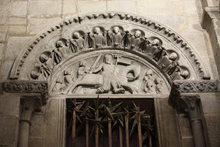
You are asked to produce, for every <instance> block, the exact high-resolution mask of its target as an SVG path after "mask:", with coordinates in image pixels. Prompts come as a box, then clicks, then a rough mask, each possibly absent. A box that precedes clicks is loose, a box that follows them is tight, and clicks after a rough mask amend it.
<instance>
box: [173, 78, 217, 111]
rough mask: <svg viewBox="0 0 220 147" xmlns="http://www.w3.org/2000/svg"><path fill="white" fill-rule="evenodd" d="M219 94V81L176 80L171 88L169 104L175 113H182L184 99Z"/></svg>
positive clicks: (184, 107) (184, 105) (184, 106)
mask: <svg viewBox="0 0 220 147" xmlns="http://www.w3.org/2000/svg"><path fill="white" fill-rule="evenodd" d="M210 92H220V81H219V80H200V81H196V80H187V81H186V80H185V81H184V80H176V81H174V82H173V84H172V86H171V92H170V96H169V103H170V104H171V106H173V107H174V108H175V109H176V110H177V111H180V112H184V111H185V109H186V107H187V106H186V102H185V98H187V97H191V96H193V97H196V98H198V99H199V98H200V96H199V93H210Z"/></svg>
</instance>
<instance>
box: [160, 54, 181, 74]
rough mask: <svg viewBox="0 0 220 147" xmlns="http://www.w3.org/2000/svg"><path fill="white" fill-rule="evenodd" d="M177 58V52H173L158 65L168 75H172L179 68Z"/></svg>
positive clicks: (166, 55)
mask: <svg viewBox="0 0 220 147" xmlns="http://www.w3.org/2000/svg"><path fill="white" fill-rule="evenodd" d="M177 57H178V55H177V53H175V52H172V53H171V54H170V55H169V56H168V54H165V55H164V56H163V57H162V58H161V60H160V61H159V62H158V65H159V66H160V68H161V69H162V70H163V71H165V72H166V73H167V74H168V75H171V74H172V73H173V72H174V71H175V70H176V68H177V66H178V62H177Z"/></svg>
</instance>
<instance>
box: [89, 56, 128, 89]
mask: <svg viewBox="0 0 220 147" xmlns="http://www.w3.org/2000/svg"><path fill="white" fill-rule="evenodd" d="M115 66H116V65H114V63H113V56H112V55H110V54H106V55H105V57H104V63H102V64H101V65H99V67H98V68H96V69H95V70H94V71H93V73H97V72H100V71H102V76H103V84H102V86H101V87H100V88H99V89H98V91H97V92H98V93H107V92H109V91H110V90H111V87H112V88H113V92H114V93H123V92H124V89H123V88H122V86H121V83H120V80H119V79H118V76H117V73H116V72H115V68H116V67H115Z"/></svg>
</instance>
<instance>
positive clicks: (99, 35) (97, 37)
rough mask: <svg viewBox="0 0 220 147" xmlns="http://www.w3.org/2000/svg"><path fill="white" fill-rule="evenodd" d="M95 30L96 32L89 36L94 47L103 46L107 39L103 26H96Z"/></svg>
mask: <svg viewBox="0 0 220 147" xmlns="http://www.w3.org/2000/svg"><path fill="white" fill-rule="evenodd" d="M93 32H94V34H93V35H92V36H91V34H88V38H91V39H92V42H93V47H94V48H101V47H103V46H104V45H105V43H106V40H105V36H104V35H103V32H102V31H101V28H100V27H95V28H94V31H93ZM88 43H89V42H88ZM89 44H90V43H89Z"/></svg>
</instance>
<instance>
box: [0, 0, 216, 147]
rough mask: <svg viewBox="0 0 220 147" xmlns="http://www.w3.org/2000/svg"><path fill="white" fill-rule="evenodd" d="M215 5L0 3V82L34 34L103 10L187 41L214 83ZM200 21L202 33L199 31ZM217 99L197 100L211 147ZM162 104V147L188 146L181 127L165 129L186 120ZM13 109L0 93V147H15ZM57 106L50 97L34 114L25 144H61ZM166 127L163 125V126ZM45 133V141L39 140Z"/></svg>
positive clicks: (144, 0) (118, 0)
mask: <svg viewBox="0 0 220 147" xmlns="http://www.w3.org/2000/svg"><path fill="white" fill-rule="evenodd" d="M215 6H217V0H201V2H200V1H198V0H184V1H181V2H180V0H154V1H152V0H106V1H104V0H56V1H54V0H0V80H4V79H7V78H8V75H9V72H10V70H11V67H12V65H13V62H14V60H15V58H16V57H17V55H18V54H19V53H21V52H22V50H24V49H26V48H27V46H28V45H29V44H30V43H31V42H32V41H33V40H34V39H35V36H36V35H37V34H41V33H42V32H44V31H46V30H47V29H49V28H50V27H51V26H55V25H56V24H59V23H60V22H61V21H62V20H65V19H67V18H72V17H75V16H78V15H82V14H87V13H91V12H106V11H119V12H124V13H129V14H137V15H140V16H142V17H147V18H149V19H152V20H155V21H158V22H160V23H161V24H163V25H166V26H168V27H170V28H171V29H173V30H174V31H176V32H177V33H178V34H180V35H181V36H182V37H183V38H184V39H185V40H186V41H188V42H189V44H190V45H191V46H192V47H193V48H194V50H195V52H197V53H198V54H199V55H200V58H201V59H202V61H203V64H205V65H206V67H207V69H208V70H209V71H210V76H211V78H212V79H218V77H219V74H218V71H217V70H219V69H220V67H219V65H220V64H219V63H220V60H219V55H220V53H219V50H220V49H219V27H218V26H219V19H220V17H219V10H218V8H216V7H215ZM205 7H212V8H205ZM209 12H210V13H209ZM215 14H216V15H215ZM201 21H202V24H203V28H205V29H206V30H204V29H203V28H202V26H201ZM210 40H211V41H210ZM216 66H217V67H216ZM207 97H208V98H207ZM218 97H219V95H216V94H211V95H203V96H201V100H202V106H203V112H204V118H205V122H206V124H207V132H208V138H209V141H210V144H211V146H212V147H218V146H219V145H220V142H219V130H220V128H219V127H218V125H217V124H219V123H220V122H219V120H220V116H219V113H220V112H219V109H218V107H219V100H218V99H219V98H218ZM167 101H168V99H164V100H161V101H158V105H160V108H158V109H161V110H160V111H163V113H161V112H159V114H158V115H162V116H161V118H163V119H167V120H166V122H163V121H162V122H160V123H161V125H162V126H163V128H164V129H165V131H164V132H163V133H165V135H168V137H165V138H166V139H168V140H167V144H166V146H171V144H172V145H173V146H175V144H177V143H178V141H180V140H181V139H182V142H183V144H184V145H183V146H191V145H192V136H191V134H190V133H189V130H187V131H188V132H187V131H186V134H183V135H185V136H182V138H181V137H180V136H177V134H178V131H183V132H184V128H179V129H178V128H173V130H174V131H173V132H170V131H169V129H172V124H178V123H179V124H180V125H181V124H185V125H186V126H187V124H188V122H187V121H186V119H185V116H184V115H179V116H178V117H177V118H174V117H175V116H176V115H177V114H176V112H175V111H174V110H172V108H171V107H170V106H169V105H168V103H167ZM6 104H7V105H6ZM19 105H20V99H19V98H17V97H16V96H15V97H13V96H10V97H9V96H7V95H6V96H5V95H4V96H1V98H0V126H5V127H0V132H4V133H5V134H4V133H3V134H1V135H0V146H6V147H12V146H16V142H17V134H18V122H19V112H20V110H19ZM58 108H60V109H61V108H62V110H64V108H63V101H62V100H57V99H54V100H50V101H49V102H48V104H47V105H46V106H45V108H43V109H42V112H37V113H34V115H33V118H32V120H33V126H32V128H31V130H30V140H29V146H32V147H34V146H36V147H37V146H44V147H47V146H51V145H52V146H61V145H63V138H62V137H61V136H59V132H62V131H63V130H62V126H63V123H64V122H63V118H64V116H63V114H64V112H63V113H60V111H59V110H58ZM210 108H211V109H210ZM166 113H167V114H166ZM59 121H60V122H59ZM8 122H10V123H8ZM54 122H56V123H54ZM166 123H167V124H169V126H168V127H167V128H166ZM185 129H187V128H185ZM42 130H45V131H42ZM187 133H188V134H187ZM45 135H47V140H45V139H43V138H44V137H45ZM165 135H164V136H165ZM2 136H4V140H3V139H2ZM48 136H49V137H48ZM172 137H175V139H173V138H172ZM184 137H185V138H184ZM5 138H7V139H8V140H7V139H5ZM57 139H59V140H60V144H56V142H54V140H57ZM172 139H173V140H172Z"/></svg>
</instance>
